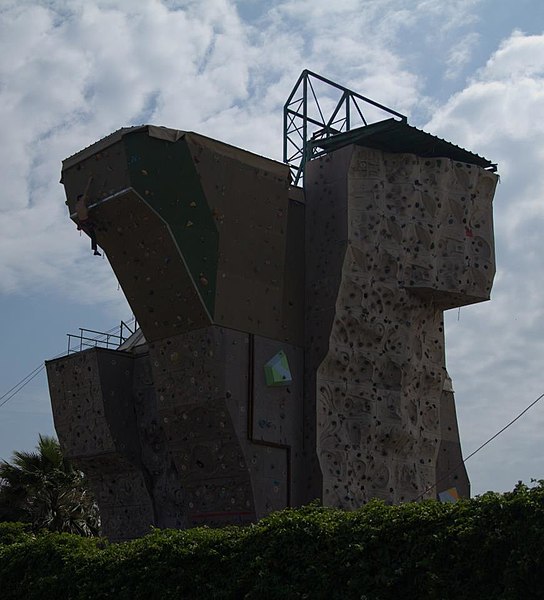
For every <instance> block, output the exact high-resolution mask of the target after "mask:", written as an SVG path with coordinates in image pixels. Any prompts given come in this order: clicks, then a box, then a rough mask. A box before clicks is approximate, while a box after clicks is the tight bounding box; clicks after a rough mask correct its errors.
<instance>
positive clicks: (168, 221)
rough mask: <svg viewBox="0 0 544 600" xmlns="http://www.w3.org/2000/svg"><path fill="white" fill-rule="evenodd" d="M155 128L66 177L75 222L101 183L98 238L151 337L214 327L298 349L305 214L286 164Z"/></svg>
mask: <svg viewBox="0 0 544 600" xmlns="http://www.w3.org/2000/svg"><path fill="white" fill-rule="evenodd" d="M159 129H160V128H156V127H152V126H143V127H136V128H129V129H127V130H120V132H119V133H117V134H112V136H110V137H109V138H106V139H105V140H102V141H100V142H97V144H95V145H93V146H90V147H89V148H87V149H85V150H84V151H82V152H80V153H78V154H77V155H75V156H74V157H70V158H69V159H67V160H66V161H64V164H63V173H62V181H63V183H64V186H65V189H66V196H67V205H68V208H69V210H70V213H71V216H72V219H73V220H74V221H76V222H77V221H78V220H77V216H76V215H75V199H76V198H77V196H78V195H79V194H81V193H83V191H84V190H85V187H86V185H87V182H88V181H89V178H90V177H91V176H92V177H93V181H92V184H91V187H90V190H89V214H90V217H91V220H92V222H93V224H94V227H95V231H96V237H97V241H98V244H99V246H100V247H101V248H102V249H104V250H105V252H106V255H107V257H108V259H109V261H110V264H111V265H112V268H113V269H114V271H115V273H116V275H117V278H118V280H119V282H120V284H121V287H122V288H123V291H124V293H125V295H126V297H127V300H128V301H129V303H130V305H131V308H132V310H133V312H134V314H135V315H136V317H137V319H138V322H139V323H140V325H141V327H142V331H143V332H144V335H145V337H146V339H147V340H158V339H163V338H165V337H168V336H172V335H176V334H177V333H180V332H185V331H192V330H194V329H198V328H200V327H205V326H208V325H211V324H212V323H215V324H217V325H221V326H224V327H229V328H232V329H237V330H240V331H246V332H249V333H253V334H255V335H262V336H265V337H269V338H272V339H281V340H283V341H286V342H288V343H292V344H296V345H299V346H302V345H303V343H304V340H303V328H302V322H303V310H304V301H303V293H304V292H303V282H302V278H301V277H300V273H301V272H302V270H303V261H304V256H303V237H301V235H300V231H301V228H302V226H303V211H302V210H301V209H300V208H299V207H298V204H297V203H296V202H293V201H290V200H289V185H288V177H289V169H288V167H287V166H286V165H283V164H281V163H278V162H276V161H273V160H270V159H267V158H263V157H261V156H257V155H255V154H252V153H250V152H245V151H243V150H241V149H239V148H234V147H232V146H229V145H227V144H223V143H221V142H217V141H215V140H211V139H209V138H206V137H204V136H200V135H197V134H194V133H183V132H176V131H175V130H164V131H166V132H168V135H166V136H165V137H160V135H159V133H160V134H162V133H164V131H159V133H157V132H158V130H159ZM108 139H109V142H108ZM293 273H295V274H296V275H295V276H294V275H293Z"/></svg>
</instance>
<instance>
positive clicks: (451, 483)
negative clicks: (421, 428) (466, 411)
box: [436, 376, 470, 498]
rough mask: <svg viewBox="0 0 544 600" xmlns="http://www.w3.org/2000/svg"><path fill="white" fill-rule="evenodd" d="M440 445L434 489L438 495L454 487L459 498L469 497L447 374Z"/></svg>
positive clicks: (467, 480)
mask: <svg viewBox="0 0 544 600" xmlns="http://www.w3.org/2000/svg"><path fill="white" fill-rule="evenodd" d="M440 429H441V431H440V445H439V447H438V457H437V462H436V491H437V492H438V496H439V498H440V495H441V494H442V493H443V492H445V491H447V490H452V489H454V490H455V492H456V493H457V494H458V496H459V497H461V498H469V497H470V482H469V479H468V475H467V470H466V468H465V464H464V462H463V454H462V452H461V444H460V441H459V428H458V426H457V414H456V411H455V398H454V395H453V386H452V382H451V379H450V378H449V376H446V378H445V379H444V387H443V389H442V396H441V398H440Z"/></svg>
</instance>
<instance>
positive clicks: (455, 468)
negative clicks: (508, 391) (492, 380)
mask: <svg viewBox="0 0 544 600" xmlns="http://www.w3.org/2000/svg"><path fill="white" fill-rule="evenodd" d="M542 398H544V394H540V396H539V397H538V398H537V399H536V400H533V402H531V404H529V406H527V407H526V408H525V409H523V410H522V411H521V412H520V413H519V414H518V415H517V416H516V417H514V418H513V419H512V420H511V421H510V422H509V423H507V424H506V425H505V426H504V427H503V428H502V429H499V431H497V433H495V435H492V436H491V437H490V438H489V439H488V440H487V441H485V442H484V443H483V444H482V445H481V446H478V448H476V450H474V452H471V453H470V454H469V455H468V456H467V457H466V458H464V459H463V460H462V461H461V462H460V463H459V464H458V465H456V466H455V467H454V468H453V469H451V470H450V471H448V473H446V474H445V475H444V476H443V477H441V478H440V479H438V481H436V482H435V483H434V484H433V485H431V486H430V487H428V488H427V489H426V490H425V491H423V492H422V493H421V494H420V495H419V496H418V497H417V498H415V499H414V500H413V502H417V501H418V500H419V499H420V498H423V496H425V494H426V493H427V492H430V491H431V490H432V489H433V488H435V487H436V486H437V485H438V484H439V483H440V482H442V481H444V479H447V478H448V477H449V476H450V475H452V474H453V473H455V471H457V469H458V468H459V467H462V466H463V465H464V464H465V463H466V462H467V460H469V459H470V458H472V457H473V456H474V455H475V454H477V453H478V452H480V450H482V449H483V448H485V447H486V446H487V444H489V443H490V442H492V441H493V440H494V439H496V438H498V437H499V435H501V433H503V432H505V431H506V430H507V429H508V428H509V427H510V425H513V424H514V423H515V422H516V421H517V420H518V419H521V417H523V415H524V414H525V413H526V412H527V411H528V410H530V409H531V408H533V406H534V405H535V404H536V403H537V402H539V401H540V400H542Z"/></svg>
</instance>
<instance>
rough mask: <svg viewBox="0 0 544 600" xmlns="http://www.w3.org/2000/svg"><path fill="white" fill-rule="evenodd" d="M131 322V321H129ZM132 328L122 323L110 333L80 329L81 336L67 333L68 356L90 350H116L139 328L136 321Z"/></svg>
mask: <svg viewBox="0 0 544 600" xmlns="http://www.w3.org/2000/svg"><path fill="white" fill-rule="evenodd" d="M129 322H130V321H129ZM132 323H133V325H132V327H131V326H130V325H128V324H127V323H125V322H124V321H121V323H120V324H119V325H118V326H117V327H113V328H112V329H110V330H109V331H96V330H94V329H85V328H84V327H80V328H79V334H74V333H67V334H66V335H67V336H68V351H67V354H73V353H75V352H82V351H83V350H87V349H88V348H110V349H116V348H118V347H119V346H120V345H121V344H123V343H124V342H125V341H126V340H127V339H128V338H129V337H130V336H131V335H132V334H133V333H134V332H135V331H136V329H137V328H138V324H137V322H136V320H133V322H132Z"/></svg>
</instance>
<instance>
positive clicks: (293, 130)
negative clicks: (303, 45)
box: [283, 69, 407, 185]
mask: <svg viewBox="0 0 544 600" xmlns="http://www.w3.org/2000/svg"><path fill="white" fill-rule="evenodd" d="M313 80H315V81H318V82H320V83H321V84H326V85H327V86H330V87H332V88H334V89H335V90H336V93H338V92H340V98H339V100H338V101H336V104H335V106H334V108H333V109H332V110H330V111H325V112H327V113H328V114H327V117H325V115H324V110H323V103H322V102H320V101H319V99H318V97H317V94H316V92H315V88H314V85H313V83H312V81H313ZM329 100H330V98H329ZM311 103H312V107H313V109H314V113H315V114H314V115H313V116H311V115H309V107H310V104H311ZM363 103H365V104H369V105H371V106H373V107H375V108H377V109H379V110H380V111H383V112H386V113H388V114H389V115H394V116H395V117H398V118H399V119H401V120H402V121H404V122H406V120H407V119H406V117H405V116H404V115H402V114H400V113H398V112H396V111H394V110H392V109H390V108H388V107H387V106H384V105H383V104H379V103H378V102H375V101H374V100H371V99H370V98H366V97H365V96H361V94H358V93H357V92H354V91H352V90H350V89H348V88H346V87H344V86H341V85H339V84H337V83H335V82H334V81H331V80H330V79H326V78H325V77H322V76H321V75H318V74H317V73H313V72H312V71H308V70H307V69H305V70H304V71H302V73H301V74H300V77H299V78H298V80H297V82H296V84H295V87H294V88H293V90H292V91H291V94H290V95H289V98H288V99H287V102H286V103H285V105H284V107H283V161H284V162H285V163H287V164H288V165H289V168H290V170H291V177H292V184H293V185H299V184H300V183H302V180H303V177H304V165H305V164H306V161H308V160H310V159H311V158H314V157H316V156H319V155H320V154H323V153H324V152H325V151H323V150H319V149H318V148H317V140H320V139H323V138H329V137H331V136H334V135H336V134H339V133H344V132H346V131H349V130H350V129H351V127H352V122H353V121H354V120H358V121H359V122H362V124H363V125H368V123H367V120H366V118H365V117H364V115H363V112H362V110H361V107H360V106H359V104H363ZM316 109H317V110H316Z"/></svg>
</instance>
